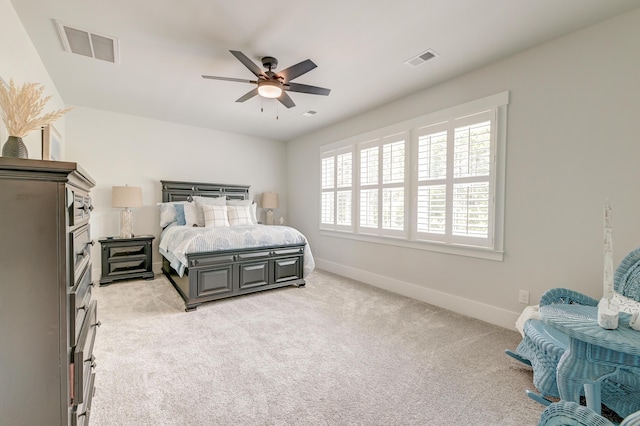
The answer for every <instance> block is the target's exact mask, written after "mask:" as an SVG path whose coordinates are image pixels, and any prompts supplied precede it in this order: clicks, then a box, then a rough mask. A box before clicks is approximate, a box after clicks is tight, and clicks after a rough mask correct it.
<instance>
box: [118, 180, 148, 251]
mask: <svg viewBox="0 0 640 426" xmlns="http://www.w3.org/2000/svg"><path fill="white" fill-rule="evenodd" d="M111 206H112V207H120V208H122V209H123V210H122V211H121V212H120V238H132V237H133V213H132V212H131V208H136V207H142V188H140V187H137V186H114V187H113V189H112V191H111Z"/></svg>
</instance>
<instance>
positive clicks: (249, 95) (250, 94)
mask: <svg viewBox="0 0 640 426" xmlns="http://www.w3.org/2000/svg"><path fill="white" fill-rule="evenodd" d="M257 94H258V88H257V87H256V88H255V89H253V90H252V91H250V92H247V93H245V94H244V95H243V96H241V97H239V98H238V99H237V100H236V102H244V101H246V100H248V99H251V98H253V97H254V96H256V95H257Z"/></svg>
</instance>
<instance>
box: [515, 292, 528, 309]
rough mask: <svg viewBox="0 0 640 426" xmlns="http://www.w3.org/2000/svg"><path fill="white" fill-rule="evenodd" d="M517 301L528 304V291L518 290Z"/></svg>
mask: <svg viewBox="0 0 640 426" xmlns="http://www.w3.org/2000/svg"><path fill="white" fill-rule="evenodd" d="M518 302H520V303H524V304H525V305H528V304H529V292H528V291H527V290H520V292H519V293H518Z"/></svg>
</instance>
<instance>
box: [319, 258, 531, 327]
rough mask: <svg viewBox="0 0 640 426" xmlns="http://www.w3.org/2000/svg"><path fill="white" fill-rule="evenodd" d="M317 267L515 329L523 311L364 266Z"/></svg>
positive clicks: (324, 262) (328, 264)
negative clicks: (426, 285)
mask: <svg viewBox="0 0 640 426" xmlns="http://www.w3.org/2000/svg"><path fill="white" fill-rule="evenodd" d="M314 260H315V262H316V267H317V268H318V269H323V270H325V271H327V272H332V273H334V274H337V275H341V276H343V277H347V278H351V279H354V280H357V281H361V282H363V283H365V284H369V285H372V286H374V287H378V288H382V289H384V290H388V291H390V292H392V293H397V294H401V295H403V296H406V297H410V298H412V299H416V300H420V301H422V302H425V303H429V304H431V305H434V306H438V307H440V308H444V309H448V310H450V311H453V312H457V313H459V314H463V315H466V316H469V317H472V318H477V319H479V320H482V321H485V322H488V323H490V324H494V325H498V326H500V327H504V328H507V329H510V330H515V323H516V320H517V319H518V316H520V313H519V312H511V311H508V310H506V309H503V308H498V307H496V306H491V305H487V304H486V303H480V302H476V301H474V300H470V299H465V298H463V297H459V296H454V295H452V294H448V293H444V292H442V291H438V290H433V289H430V288H426V287H422V286H419V285H416V284H412V283H408V282H405V281H400V280H397V279H394V278H389V277H385V276H383V275H378V274H373V273H371V272H367V271H363V270H361V269H356V268H352V267H350V266H345V265H342V264H339V263H335V262H330V261H327V260H323V259H318V258H315V259H314Z"/></svg>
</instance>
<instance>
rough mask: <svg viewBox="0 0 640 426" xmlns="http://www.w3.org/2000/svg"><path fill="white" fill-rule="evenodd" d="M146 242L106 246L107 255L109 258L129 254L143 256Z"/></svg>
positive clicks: (119, 257) (120, 257)
mask: <svg viewBox="0 0 640 426" xmlns="http://www.w3.org/2000/svg"><path fill="white" fill-rule="evenodd" d="M146 249H147V244H145V243H142V244H140V243H134V244H128V245H117V246H107V256H108V257H109V259H110V260H117V259H122V258H125V257H131V256H143V257H144V256H145V250H146Z"/></svg>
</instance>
